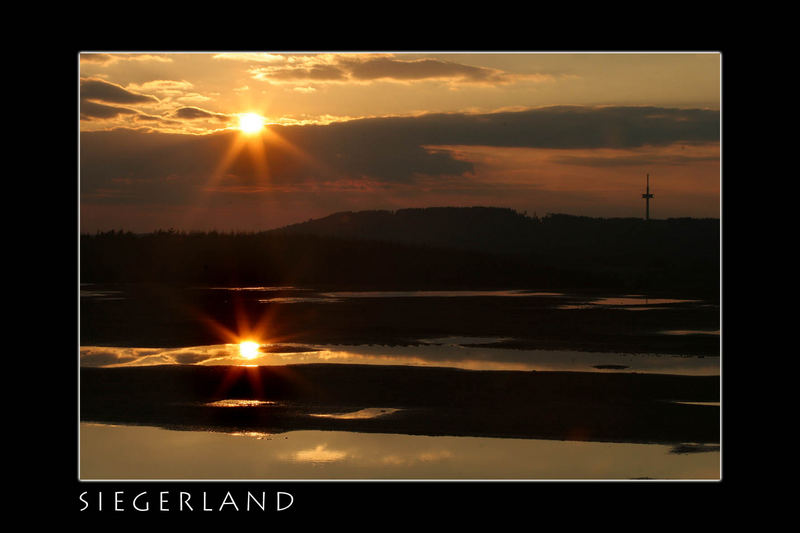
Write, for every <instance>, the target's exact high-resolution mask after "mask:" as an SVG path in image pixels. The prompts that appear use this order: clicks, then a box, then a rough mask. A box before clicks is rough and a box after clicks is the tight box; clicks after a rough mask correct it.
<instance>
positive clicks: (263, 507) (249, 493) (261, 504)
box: [247, 490, 267, 511]
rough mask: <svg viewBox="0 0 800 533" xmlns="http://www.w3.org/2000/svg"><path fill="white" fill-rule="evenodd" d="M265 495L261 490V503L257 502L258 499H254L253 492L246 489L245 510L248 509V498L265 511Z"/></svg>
mask: <svg viewBox="0 0 800 533" xmlns="http://www.w3.org/2000/svg"><path fill="white" fill-rule="evenodd" d="M266 496H267V494H266V493H265V492H262V493H261V503H258V500H256V498H255V496H253V494H252V493H251V492H250V491H249V490H248V491H247V510H248V511H249V510H250V500H251V499H252V500H253V501H254V502H255V504H256V505H258V506H259V507H260V508H261V510H262V511H266V510H267V509H266V507H267V502H266Z"/></svg>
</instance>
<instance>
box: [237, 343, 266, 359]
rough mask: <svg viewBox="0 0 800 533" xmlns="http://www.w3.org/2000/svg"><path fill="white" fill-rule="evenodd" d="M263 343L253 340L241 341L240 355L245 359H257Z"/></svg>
mask: <svg viewBox="0 0 800 533" xmlns="http://www.w3.org/2000/svg"><path fill="white" fill-rule="evenodd" d="M259 348H261V345H260V344H258V343H257V342H253V341H242V342H240V343H239V355H241V356H242V357H244V358H245V359H255V358H256V357H258V352H259Z"/></svg>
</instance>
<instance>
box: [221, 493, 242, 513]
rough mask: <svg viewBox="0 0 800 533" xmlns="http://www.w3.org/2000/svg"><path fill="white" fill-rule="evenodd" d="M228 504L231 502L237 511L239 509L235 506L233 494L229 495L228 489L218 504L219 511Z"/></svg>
mask: <svg viewBox="0 0 800 533" xmlns="http://www.w3.org/2000/svg"><path fill="white" fill-rule="evenodd" d="M229 498H230V500H231V501H230V502H229V501H228V499H229ZM230 504H233V506H234V507H235V508H236V510H237V511H238V510H239V507H237V506H236V502H235V501H233V496H232V495H231V491H228V493H227V494H226V495H225V499H224V500H222V503H221V504H220V506H219V510H220V511H221V510H222V508H223V507H225V506H226V505H230Z"/></svg>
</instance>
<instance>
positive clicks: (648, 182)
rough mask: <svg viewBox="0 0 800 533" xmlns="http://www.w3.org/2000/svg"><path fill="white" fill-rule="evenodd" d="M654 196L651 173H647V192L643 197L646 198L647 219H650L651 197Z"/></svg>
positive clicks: (645, 217) (645, 212)
mask: <svg viewBox="0 0 800 533" xmlns="http://www.w3.org/2000/svg"><path fill="white" fill-rule="evenodd" d="M652 197H653V195H652V194H650V174H648V175H647V192H646V193H644V194H643V195H642V198H644V202H645V211H644V219H645V220H650V198H652Z"/></svg>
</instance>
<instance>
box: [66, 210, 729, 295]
mask: <svg viewBox="0 0 800 533" xmlns="http://www.w3.org/2000/svg"><path fill="white" fill-rule="evenodd" d="M80 246H81V248H80V251H81V254H80V269H81V281H83V282H159V283H177V284H222V285H237V284H238V285H249V284H262V285H276V286H282V285H294V286H304V287H322V286H324V287H336V288H341V289H348V288H358V289H365V288H374V289H411V290H418V289H434V288H440V289H457V288H470V289H478V288H503V289H508V288H520V289H527V288H538V289H542V288H548V289H579V288H580V289H603V290H609V291H622V292H630V291H648V292H652V293H654V294H655V293H657V292H659V291H662V292H664V293H668V294H670V295H671V296H673V297H677V296H679V295H681V294H686V295H699V296H702V297H704V298H707V299H708V298H712V299H717V300H718V298H719V288H720V276H719V273H720V224H719V220H717V219H688V218H687V219H667V220H650V221H644V220H641V219H636V218H608V219H604V218H589V217H575V216H568V215H548V216H545V217H541V218H540V217H537V216H527V215H526V214H521V213H517V212H515V211H513V210H511V209H502V208H485V207H474V208H428V209H403V210H399V211H396V212H390V211H367V212H359V213H339V214H335V215H331V216H329V217H326V218H323V219H319V220H312V221H308V222H306V223H302V224H296V225H293V226H288V227H286V228H280V229H276V230H271V231H264V232H257V233H229V234H226V233H218V232H198V233H183V232H178V231H174V230H167V231H158V232H155V233H150V234H134V233H131V232H124V231H119V232H116V231H111V232H106V233H97V234H95V235H88V234H87V235H82V236H81V239H80Z"/></svg>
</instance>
